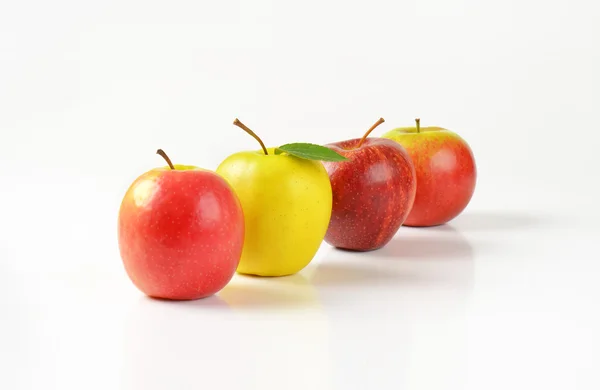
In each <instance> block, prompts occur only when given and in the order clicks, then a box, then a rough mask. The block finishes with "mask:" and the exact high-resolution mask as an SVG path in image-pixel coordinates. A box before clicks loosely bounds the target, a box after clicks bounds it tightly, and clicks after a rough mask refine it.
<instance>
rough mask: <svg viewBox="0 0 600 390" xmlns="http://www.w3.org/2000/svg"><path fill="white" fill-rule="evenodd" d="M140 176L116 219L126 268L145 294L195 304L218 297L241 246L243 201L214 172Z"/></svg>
mask: <svg viewBox="0 0 600 390" xmlns="http://www.w3.org/2000/svg"><path fill="white" fill-rule="evenodd" d="M175 168H176V169H175V170H172V169H170V168H168V167H166V168H157V169H153V170H151V171H149V172H146V173H144V174H142V175H141V176H140V177H138V178H137V179H136V180H135V181H134V182H133V184H132V185H131V186H130V187H129V189H128V190H127V192H126V194H125V196H124V197H123V200H122V203H121V207H120V210H119V218H118V240H119V250H120V253H121V258H122V260H123V265H124V266H125V270H126V272H127V274H128V276H129V278H130V279H131V281H132V282H133V284H134V285H135V286H136V287H137V288H138V289H139V290H141V291H142V292H143V293H144V294H146V295H148V296H150V297H153V298H161V299H168V300H193V299H200V298H205V297H208V296H211V295H214V294H216V293H217V292H218V291H220V290H221V289H222V288H223V287H225V286H226V285H227V284H228V283H229V281H230V280H231V278H232V277H233V275H234V274H235V269H236V268H237V266H238V263H239V260H240V256H241V253H242V247H243V241H244V230H245V229H244V228H245V225H244V216H243V210H242V207H241V204H240V202H239V200H238V198H237V196H236V195H235V192H234V191H233V189H232V188H231V187H230V186H229V184H228V183H227V182H226V181H225V180H224V179H223V178H221V177H220V176H218V175H217V174H216V173H214V172H211V171H208V170H203V169H200V168H195V167H191V166H182V165H177V166H175Z"/></svg>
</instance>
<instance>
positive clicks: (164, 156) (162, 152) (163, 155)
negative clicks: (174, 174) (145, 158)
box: [156, 149, 175, 169]
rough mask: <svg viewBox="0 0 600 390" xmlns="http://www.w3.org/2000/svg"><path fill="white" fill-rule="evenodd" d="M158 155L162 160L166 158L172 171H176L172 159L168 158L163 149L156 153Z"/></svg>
mask: <svg viewBox="0 0 600 390" xmlns="http://www.w3.org/2000/svg"><path fill="white" fill-rule="evenodd" d="M156 154H158V155H159V156H161V157H162V158H164V159H165V161H166V162H167V164H169V167H170V168H171V169H175V166H173V163H172V162H171V159H170V158H169V156H167V154H166V153H165V152H164V151H163V150H162V149H158V150H157V151H156Z"/></svg>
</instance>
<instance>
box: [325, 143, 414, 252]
mask: <svg viewBox="0 0 600 390" xmlns="http://www.w3.org/2000/svg"><path fill="white" fill-rule="evenodd" d="M359 143H360V139H351V140H346V141H342V142H336V143H330V144H327V145H325V146H326V147H328V148H330V149H333V150H335V151H336V152H338V153H339V154H341V155H342V156H344V157H347V158H348V160H346V161H341V162H329V161H326V162H323V164H324V166H325V169H326V170H327V173H328V174H329V179H330V181H331V186H332V192H333V205H332V213H331V219H330V222H329V227H328V230H327V233H326V235H325V241H326V242H327V243H328V244H330V245H332V246H334V247H337V248H340V249H347V250H354V251H370V250H375V249H379V248H381V247H383V246H385V245H386V244H387V243H388V242H389V241H390V240H391V239H392V238H393V237H394V235H395V234H396V232H397V231H398V230H399V229H400V226H402V224H403V222H404V220H405V219H406V217H407V216H408V214H409V212H410V210H411V207H412V204H413V201H414V198H415V193H416V177H415V170H414V167H413V164H412V161H411V160H410V157H409V155H408V153H407V152H406V151H405V150H404V148H402V146H400V145H399V144H398V143H396V142H394V141H391V140H388V139H383V138H377V137H371V138H366V139H365V141H364V143H363V144H362V145H361V146H360V147H358V145H359Z"/></svg>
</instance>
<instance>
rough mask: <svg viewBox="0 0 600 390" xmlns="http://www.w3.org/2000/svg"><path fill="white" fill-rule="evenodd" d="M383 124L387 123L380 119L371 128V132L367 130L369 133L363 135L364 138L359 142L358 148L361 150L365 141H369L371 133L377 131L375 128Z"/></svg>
mask: <svg viewBox="0 0 600 390" xmlns="http://www.w3.org/2000/svg"><path fill="white" fill-rule="evenodd" d="M383 122H385V119H383V118H379V120H378V121H377V122H375V124H374V125H373V126H371V128H370V129H369V130H367V132H366V133H365V135H363V137H362V138H361V139H360V141H359V142H358V146H357V148H360V146H361V145H362V144H363V142H365V140H366V139H367V137H368V136H369V134H371V132H372V131H373V130H375V128H376V127H377V126H379V125H380V124H382V123H383Z"/></svg>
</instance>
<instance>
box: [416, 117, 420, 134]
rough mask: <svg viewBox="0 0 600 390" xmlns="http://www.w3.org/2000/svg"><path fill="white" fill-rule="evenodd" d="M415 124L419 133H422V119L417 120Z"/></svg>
mask: <svg viewBox="0 0 600 390" xmlns="http://www.w3.org/2000/svg"><path fill="white" fill-rule="evenodd" d="M415 122H416V123H417V133H420V132H421V119H419V118H417V119H415Z"/></svg>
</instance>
